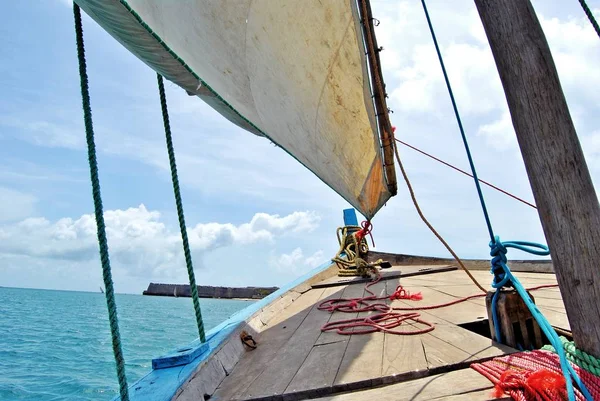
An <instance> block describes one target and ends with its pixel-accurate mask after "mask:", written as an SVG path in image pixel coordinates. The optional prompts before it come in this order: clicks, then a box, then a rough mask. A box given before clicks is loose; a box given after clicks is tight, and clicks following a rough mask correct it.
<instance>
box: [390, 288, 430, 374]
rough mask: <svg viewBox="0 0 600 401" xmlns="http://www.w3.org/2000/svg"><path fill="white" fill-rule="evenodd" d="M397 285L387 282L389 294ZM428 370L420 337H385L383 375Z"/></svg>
mask: <svg viewBox="0 0 600 401" xmlns="http://www.w3.org/2000/svg"><path fill="white" fill-rule="evenodd" d="M395 284H396V283H393V282H392V281H387V282H386V289H387V294H392V293H393V292H394V291H395V290H396V285H395ZM424 369H427V359H426V358H425V350H424V348H423V343H422V342H421V338H420V336H401V335H395V334H387V333H386V334H385V335H384V345H383V358H382V368H381V370H382V375H383V376H390V375H396V374H400V373H405V372H412V371H421V370H424Z"/></svg>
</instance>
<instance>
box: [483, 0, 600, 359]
mask: <svg viewBox="0 0 600 401" xmlns="http://www.w3.org/2000/svg"><path fill="white" fill-rule="evenodd" d="M475 4H476V5H477V9H478V11H479V15H480V17H481V20H482V22H483V26H484V28H485V31H486V34H487V37H488V40H489V43H490V46H491V48H492V53H493V55H494V58H495V60H496V65H497V67H498V71H499V73H500V79H501V81H502V85H503V86H504V92H505V94H506V99H507V101H508V107H509V109H510V112H511V116H512V121H513V125H514V128H515V132H516V134H517V140H518V142H519V146H520V148H521V153H522V155H523V160H524V162H525V168H526V169H527V174H528V176H529V181H530V183H531V188H532V190H533V195H534V197H535V201H536V204H537V207H538V213H539V215H540V219H541V222H542V227H543V229H544V233H545V235H546V239H547V241H548V245H549V247H550V250H551V252H552V260H553V262H554V269H555V271H556V275H557V277H558V282H559V284H560V288H561V293H562V294H563V300H564V301H565V307H566V311H567V314H568V316H569V322H570V324H571V328H572V331H573V337H574V340H575V343H576V344H577V346H578V347H579V348H580V349H582V350H584V351H586V352H588V353H590V354H592V355H594V356H596V357H600V324H598V322H600V269H598V267H597V263H598V261H599V260H600V246H598V244H600V205H599V204H598V197H597V195H596V191H595V189H594V185H593V184H592V180H591V177H590V173H589V171H588V168H587V165H586V162H585V158H584V155H583V151H582V149H581V145H580V143H579V140H578V138H577V133H576V132H575V127H574V125H573V121H572V119H571V115H570V114H569V109H568V106H567V102H566V100H565V97H564V94H563V92H562V88H561V85H560V80H559V77H558V73H557V71H556V67H555V65H554V61H553V59H552V54H551V52H550V48H549V46H548V43H547V41H546V38H545V36H544V33H543V31H542V28H541V26H540V23H539V21H538V18H537V16H536V14H535V11H534V9H533V6H532V5H531V2H530V1H529V0H504V1H486V0H475Z"/></svg>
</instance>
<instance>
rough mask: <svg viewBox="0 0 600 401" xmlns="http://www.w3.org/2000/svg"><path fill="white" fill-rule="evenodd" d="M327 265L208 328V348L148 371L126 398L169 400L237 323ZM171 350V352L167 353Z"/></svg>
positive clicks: (132, 400)
mask: <svg viewBox="0 0 600 401" xmlns="http://www.w3.org/2000/svg"><path fill="white" fill-rule="evenodd" d="M329 266H331V261H330V260H328V261H327V262H326V263H324V264H322V265H321V266H319V267H317V268H315V269H313V270H312V271H310V272H308V273H307V274H305V275H303V276H301V277H298V278H297V279H296V280H294V281H292V282H290V283H288V284H286V285H284V286H283V287H281V288H280V289H279V290H277V291H275V292H274V293H272V294H270V295H268V296H266V297H265V298H263V299H261V300H260V301H257V302H255V303H253V304H251V305H248V306H247V307H246V308H244V309H242V310H241V311H239V312H237V313H235V314H234V315H233V316H231V317H230V318H229V319H227V320H226V321H224V322H223V323H221V324H220V325H218V326H217V327H214V328H212V329H211V330H209V331H208V332H207V333H206V344H207V345H208V347H207V349H206V350H205V351H203V352H202V353H201V354H200V355H199V357H197V358H196V359H194V360H192V361H191V362H190V363H188V364H186V365H180V366H172V367H168V368H163V369H154V370H152V371H151V372H149V373H148V374H147V375H146V376H144V377H142V378H141V379H140V380H138V381H137V382H136V383H135V384H133V385H132V386H131V387H130V388H129V399H130V401H170V400H171V399H172V398H173V396H175V393H176V392H177V390H178V389H179V387H181V386H182V385H183V384H184V383H185V382H186V381H187V380H188V379H189V378H190V376H191V375H192V373H194V371H195V370H196V368H197V367H198V365H200V363H202V362H203V361H205V360H207V359H208V358H209V357H210V356H211V355H212V354H213V352H215V351H216V350H217V349H218V348H219V346H220V345H221V343H223V341H225V340H226V339H227V338H228V337H229V335H230V334H231V333H232V332H233V331H234V330H235V329H236V328H237V327H238V326H239V325H240V324H242V323H244V322H245V321H246V320H247V319H248V318H250V317H251V316H252V315H254V314H255V313H256V312H258V311H260V310H261V309H262V308H264V307H265V306H267V305H269V304H270V303H271V302H272V301H274V300H275V299H277V298H279V297H280V296H282V295H283V294H285V293H286V292H288V291H289V290H291V289H293V288H294V287H297V286H298V285H300V284H302V283H303V282H305V281H306V280H308V279H310V278H311V277H313V276H314V275H316V274H319V273H321V272H322V271H324V270H326V269H327V268H328V267H329ZM199 346H200V342H199V341H198V340H196V341H194V342H192V343H191V344H190V345H189V346H188V347H186V348H198V347H199ZM174 353H175V351H173V352H172V353H171V354H174ZM120 399H121V397H119V396H117V397H115V398H113V401H119V400H120Z"/></svg>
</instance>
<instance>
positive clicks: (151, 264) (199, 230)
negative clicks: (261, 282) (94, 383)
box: [0, 205, 320, 277]
mask: <svg viewBox="0 0 600 401" xmlns="http://www.w3.org/2000/svg"><path fill="white" fill-rule="evenodd" d="M104 219H105V223H106V231H107V236H108V242H109V250H110V255H111V260H112V261H113V262H114V263H113V264H114V265H118V266H119V267H120V268H123V269H126V270H127V271H128V272H129V273H130V275H132V276H140V275H148V274H150V275H153V276H160V277H168V276H169V275H170V271H172V270H173V269H177V270H178V271H180V265H181V264H182V263H183V255H182V253H183V252H182V245H181V236H180V233H179V230H174V229H171V228H169V227H167V226H166V225H165V224H164V223H162V222H161V221H160V220H161V215H160V213H159V212H157V211H150V210H148V209H147V208H146V207H145V206H144V205H140V206H139V207H136V208H129V209H127V210H109V211H106V212H105V213H104ZM319 221H320V218H319V216H317V215H316V214H315V213H314V212H294V213H292V214H289V215H287V216H283V217H280V216H278V215H269V214H266V213H257V214H255V215H254V217H252V219H251V220H250V222H249V223H244V224H240V225H234V224H230V223H225V224H222V223H202V224H197V225H196V226H194V227H191V228H188V236H189V239H190V247H191V250H192V252H193V253H195V254H196V255H197V256H200V257H201V255H202V254H203V253H205V252H210V251H213V250H215V249H217V248H223V247H228V246H233V245H245V244H251V243H256V242H260V241H274V239H275V238H276V237H281V236H284V235H286V234H288V233H305V232H310V231H312V230H314V229H315V228H316V227H317V226H318V224H319ZM97 252H98V245H97V242H96V223H95V219H94V216H93V215H92V214H86V215H83V216H81V217H80V218H78V219H76V220H73V219H71V218H63V219H60V220H58V221H56V222H51V221H49V220H47V219H45V218H28V219H25V220H23V221H21V222H19V223H15V224H12V225H5V226H0V255H13V256H14V255H21V256H27V257H34V258H42V259H48V260H62V261H74V262H85V261H93V260H97V258H98V256H97ZM195 261H196V265H197V266H200V264H201V263H202V261H201V259H200V260H199V259H198V258H196V260H195ZM49 263H52V262H50V261H49Z"/></svg>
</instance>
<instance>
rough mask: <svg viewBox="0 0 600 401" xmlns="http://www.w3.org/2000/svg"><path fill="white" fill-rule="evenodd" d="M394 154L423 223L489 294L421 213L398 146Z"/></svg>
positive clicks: (474, 281) (484, 290)
mask: <svg viewBox="0 0 600 401" xmlns="http://www.w3.org/2000/svg"><path fill="white" fill-rule="evenodd" d="M392 138H393V139H395V136H394V132H392ZM394 154H395V155H396V161H397V162H398V166H399V167H400V171H401V172H402V177H404V181H405V182H406V186H407V187H408V192H410V197H411V198H412V201H413V204H414V205H415V209H417V213H418V214H419V216H420V217H421V220H423V223H425V225H426V226H427V227H429V229H430V230H431V232H432V233H433V235H435V236H436V237H437V238H438V239H439V240H440V242H441V243H442V244H443V245H444V246H445V247H446V249H447V250H448V252H450V254H452V256H453V257H454V259H456V262H457V263H458V264H459V266H460V267H461V268H462V269H463V270H464V271H465V273H467V276H469V278H470V279H471V281H473V283H474V284H475V285H476V286H477V287H478V288H479V289H480V290H481V291H483V292H485V293H487V290H486V289H485V288H483V286H482V285H481V284H479V281H477V279H476V278H475V277H473V275H472V274H471V272H470V271H469V269H467V267H466V266H465V265H464V263H463V262H462V260H461V259H460V258H459V257H458V255H457V254H456V252H454V250H453V249H452V248H451V247H450V245H449V244H448V243H447V242H446V240H444V238H442V236H441V235H440V234H439V233H438V232H437V231H436V229H435V228H434V227H433V226H432V225H431V223H430V222H429V220H427V218H426V217H425V215H424V214H423V212H422V211H421V207H420V206H419V202H417V198H416V196H415V192H414V190H413V187H412V184H411V183H410V180H409V179H408V175H407V174H406V170H404V165H403V164H402V161H401V160H400V154H399V153H398V146H394Z"/></svg>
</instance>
